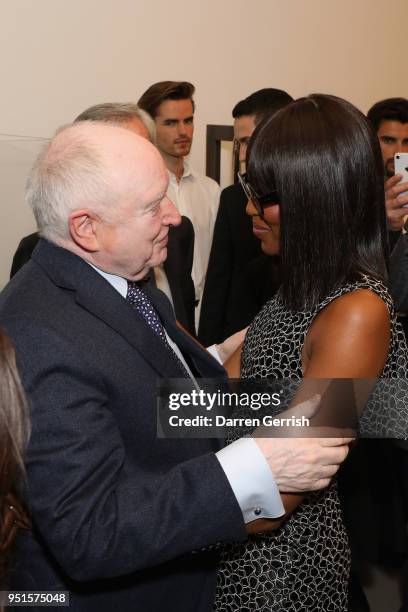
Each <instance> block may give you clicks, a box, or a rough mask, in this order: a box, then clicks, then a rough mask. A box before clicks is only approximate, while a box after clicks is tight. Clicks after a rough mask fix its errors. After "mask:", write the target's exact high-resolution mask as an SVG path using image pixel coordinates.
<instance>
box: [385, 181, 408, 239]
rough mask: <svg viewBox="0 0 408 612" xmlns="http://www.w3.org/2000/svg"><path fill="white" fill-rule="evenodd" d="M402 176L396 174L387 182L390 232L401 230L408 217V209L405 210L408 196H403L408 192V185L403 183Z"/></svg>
mask: <svg viewBox="0 0 408 612" xmlns="http://www.w3.org/2000/svg"><path fill="white" fill-rule="evenodd" d="M401 179H402V175H401V174H396V175H395V176H392V177H391V178H389V179H387V180H386V181H385V185H384V189H385V212H386V215H387V225H388V229H389V230H393V231H397V230H401V229H402V227H403V225H404V217H405V216H406V215H408V208H403V206H404V205H407V204H408V194H406V195H403V196H402V195H401V193H403V192H404V191H408V183H401V182H400V181H401Z"/></svg>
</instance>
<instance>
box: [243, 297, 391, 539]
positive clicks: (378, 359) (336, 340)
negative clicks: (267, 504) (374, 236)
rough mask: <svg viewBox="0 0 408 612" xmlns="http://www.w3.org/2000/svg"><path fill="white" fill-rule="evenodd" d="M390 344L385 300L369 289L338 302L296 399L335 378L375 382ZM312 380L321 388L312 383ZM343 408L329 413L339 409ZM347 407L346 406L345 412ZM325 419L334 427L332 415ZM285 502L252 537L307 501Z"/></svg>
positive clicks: (314, 341)
mask: <svg viewBox="0 0 408 612" xmlns="http://www.w3.org/2000/svg"><path fill="white" fill-rule="evenodd" d="M389 342H390V318H389V313H388V309H387V307H386V305H385V303H384V302H383V301H382V300H381V298H380V297H378V296H377V295H376V294H375V293H373V292H371V291H369V290H366V289H360V290H357V291H354V292H353V293H349V294H347V295H344V296H341V297H340V298H337V299H336V300H334V301H333V302H332V303H331V304H330V305H329V306H328V307H327V308H325V309H324V310H323V311H322V312H321V313H320V314H319V315H318V317H316V319H315V321H314V322H313V324H312V325H311V327H310V329H309V331H308V333H307V336H306V340H305V344H304V349H303V352H302V366H303V372H304V378H305V379H309V380H310V383H306V384H304V385H302V386H301V387H300V389H299V392H298V394H297V395H296V400H300V401H302V400H305V399H307V398H308V397H309V396H310V395H312V394H315V393H320V394H321V395H323V394H324V392H325V391H326V389H327V388H328V386H329V383H330V380H331V379H336V378H349V379H358V378H361V379H367V383H369V379H375V378H376V377H378V376H379V375H380V374H381V371H382V370H383V368H384V365H385V362H386V360H387V355H388V350H389ZM311 379H314V380H315V381H316V383H313V384H311V383H312V381H311ZM318 379H321V382H319V380H318ZM365 383H366V381H361V385H359V386H358V389H357V391H358V393H356V392H355V393H354V397H355V398H356V401H357V402H358V403H359V405H358V406H357V409H358V410H359V412H360V413H361V411H362V409H363V408H364V405H365V402H366V401H367V399H368V397H369V395H370V392H371V388H372V386H370V384H365ZM354 391H356V389H355V390H354ZM329 403H330V399H329ZM338 403H339V402H335V404H334V406H327V407H325V409H326V408H327V409H328V410H330V408H332V409H333V407H334V409H337V404H338ZM340 403H341V402H340ZM341 408H342V407H341ZM347 408H348V407H347V406H344V409H345V410H346V409H347ZM351 408H353V407H351ZM329 414H330V413H329ZM322 418H323V422H325V424H326V425H329V426H330V422H328V421H327V415H323V417H322ZM281 497H282V502H283V505H284V507H285V510H286V514H285V515H284V516H283V517H281V518H279V519H276V520H260V521H254V522H253V523H250V524H249V526H248V531H249V533H256V532H259V531H271V530H275V529H277V528H278V527H280V526H281V525H282V523H283V522H284V520H285V519H286V518H287V517H288V516H289V514H290V513H291V512H293V510H294V509H295V508H296V507H297V506H298V505H299V504H300V503H301V502H302V500H303V498H304V496H302V495H292V494H285V493H281Z"/></svg>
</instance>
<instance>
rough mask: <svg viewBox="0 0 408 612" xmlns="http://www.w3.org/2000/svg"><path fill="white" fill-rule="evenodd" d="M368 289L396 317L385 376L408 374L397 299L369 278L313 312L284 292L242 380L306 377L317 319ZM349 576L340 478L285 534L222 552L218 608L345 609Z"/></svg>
mask: <svg viewBox="0 0 408 612" xmlns="http://www.w3.org/2000/svg"><path fill="white" fill-rule="evenodd" d="M363 288H364V289H370V290H371V291H373V292H375V293H376V294H377V295H379V297H381V299H382V300H383V301H384V302H385V304H386V305H387V308H388V310H389V313H390V318H391V341H390V350H389V355H388V358H387V362H386V365H385V367H384V370H383V372H382V374H381V376H384V377H387V378H393V377H394V378H395V377H398V376H401V377H406V372H407V365H408V362H407V356H406V355H407V349H406V343H405V337H404V333H403V331H402V327H401V326H400V324H399V323H397V322H396V319H395V313H394V309H393V305H392V300H391V298H390V295H389V293H388V291H387V289H386V287H385V286H384V285H383V284H382V283H381V282H380V281H377V280H374V279H372V278H370V277H368V276H362V278H361V280H360V281H358V282H354V283H348V284H345V285H344V286H342V287H340V288H339V289H338V290H336V291H334V292H333V293H332V294H331V295H329V296H328V297H327V298H325V299H324V300H323V301H322V302H321V303H320V304H319V305H318V306H316V307H315V308H313V310H310V311H307V312H290V311H288V310H287V309H286V308H285V307H284V306H283V304H282V301H281V299H280V296H279V292H278V294H277V295H275V296H274V298H272V300H270V301H269V302H268V303H267V304H266V305H265V306H264V308H263V309H262V310H261V312H260V313H259V314H258V315H257V317H256V318H255V319H254V321H253V323H252V324H251V326H250V328H249V330H248V332H247V335H246V339H245V343H244V347H243V353H242V367H241V377H242V378H267V377H273V378H281V379H282V378H289V377H290V378H291V379H292V380H293V379H301V378H302V363H301V352H302V347H303V344H304V342H305V338H306V334H307V331H308V329H309V327H310V325H311V324H312V322H313V320H314V318H315V317H316V315H317V314H318V313H319V312H321V311H322V310H323V309H324V308H325V307H326V306H327V305H328V304H330V303H331V302H332V301H333V300H334V299H335V298H337V297H340V296H341V295H345V294H346V293H349V292H351V291H355V290H357V289H363ZM405 419H408V414H406V415H405ZM405 423H407V420H405ZM234 435H235V434H234ZM229 441H232V440H229ZM349 571H350V551H349V545H348V540H347V534H346V531H345V527H344V524H343V519H342V513H341V507H340V503H339V498H338V493H337V484H336V481H333V482H332V484H331V485H330V486H329V487H328V488H327V489H325V490H323V491H318V492H315V493H311V494H309V495H308V496H307V497H305V499H304V501H303V502H302V503H301V504H300V505H299V506H298V507H297V508H296V509H295V511H294V512H293V513H292V514H291V515H290V517H289V518H288V519H287V520H286V521H285V522H284V523H283V525H282V526H281V527H280V528H279V529H278V530H276V531H274V532H270V533H262V534H256V535H252V536H250V537H249V539H248V540H247V541H246V542H245V543H244V544H231V545H228V546H226V547H225V548H223V550H222V552H221V560H220V565H219V570H218V576H217V593H216V600H215V610H217V611H218V612H227V611H228V612H255V611H256V612H258V611H264V612H266V611H268V612H272V611H273V612H343V611H344V612H345V611H346V610H347V609H348V605H347V598H348V578H349Z"/></svg>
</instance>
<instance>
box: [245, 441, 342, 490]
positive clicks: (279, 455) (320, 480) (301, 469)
mask: <svg viewBox="0 0 408 612" xmlns="http://www.w3.org/2000/svg"><path fill="white" fill-rule="evenodd" d="M255 441H256V443H257V444H258V446H259V448H260V449H261V451H262V453H263V454H264V456H265V459H266V460H267V462H268V464H269V467H270V468H271V470H272V473H273V475H274V478H275V482H276V484H277V486H278V488H279V491H281V492H286V493H300V492H302V491H317V490H318V489H324V487H327V486H328V485H329V484H330V480H331V479H332V478H333V476H334V475H335V473H336V472H337V470H338V469H339V467H340V464H341V463H342V462H343V461H344V460H345V458H346V457H347V454H348V451H349V447H348V445H349V443H350V442H351V441H352V438H256V440H255Z"/></svg>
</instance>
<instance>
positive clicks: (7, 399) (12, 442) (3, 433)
mask: <svg viewBox="0 0 408 612" xmlns="http://www.w3.org/2000/svg"><path fill="white" fill-rule="evenodd" d="M28 431H29V422H28V413H27V406H26V402H25V399H24V392H23V388H22V386H21V382H20V378H19V375H18V372H17V367H16V361H15V354H14V349H13V347H12V345H11V342H10V340H9V339H8V338H7V336H5V335H4V333H3V332H2V330H1V329H0V592H1V591H3V590H4V589H5V588H6V583H7V576H8V572H9V565H10V552H11V549H12V544H13V542H14V538H15V536H16V533H17V529H18V528H19V527H20V528H28V519H27V515H26V512H25V511H24V508H23V504H22V503H21V501H20V494H19V489H20V485H21V483H22V481H23V478H24V464H23V451H24V448H25V444H26V441H27V437H28ZM3 603H5V602H2V600H1V598H0V610H2V609H3V608H2V604H3Z"/></svg>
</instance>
